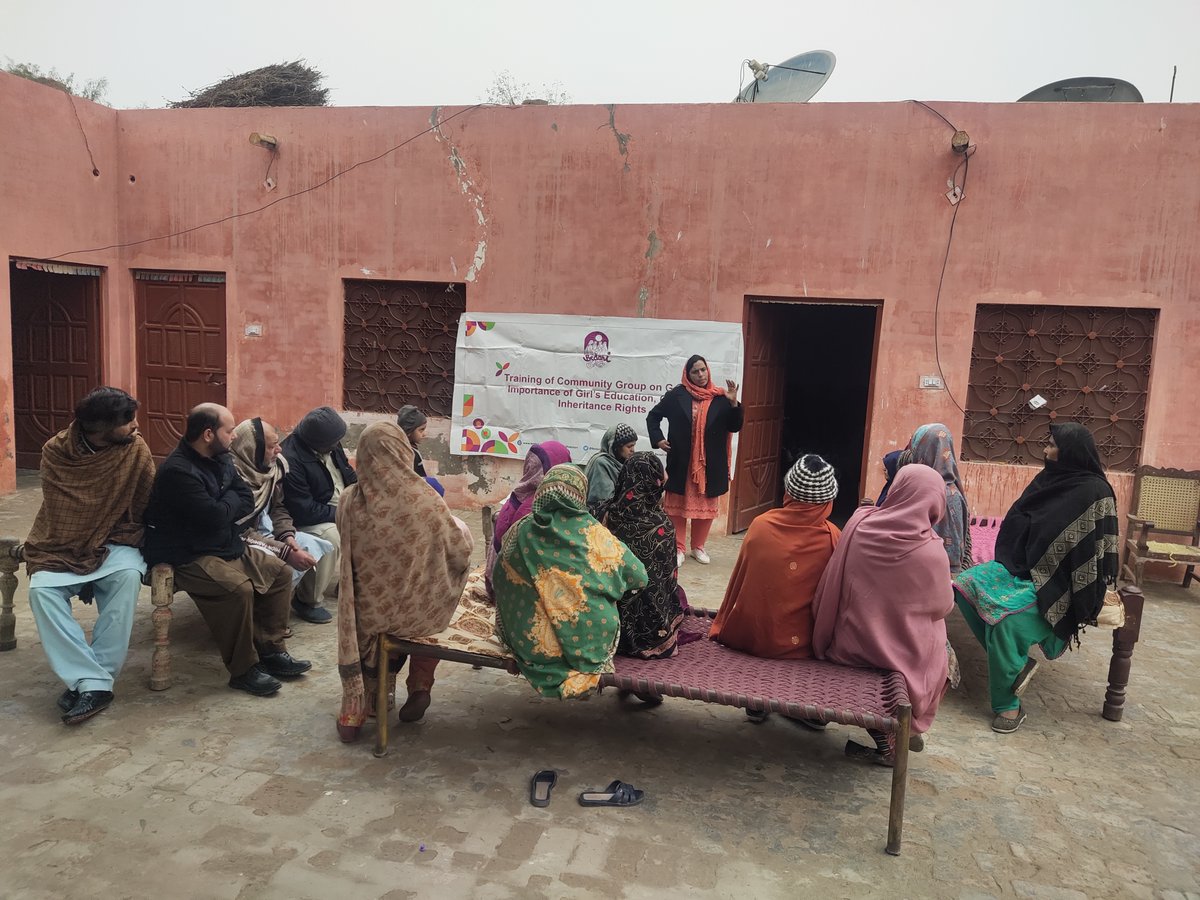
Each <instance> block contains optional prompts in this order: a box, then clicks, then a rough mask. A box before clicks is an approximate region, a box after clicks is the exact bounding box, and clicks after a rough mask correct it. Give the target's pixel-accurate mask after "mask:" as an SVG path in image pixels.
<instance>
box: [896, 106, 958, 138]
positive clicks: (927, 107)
mask: <svg viewBox="0 0 1200 900" xmlns="http://www.w3.org/2000/svg"><path fill="white" fill-rule="evenodd" d="M906 102H908V103H915V104H917V105H918V106H923V107H925V108H926V109H927V110H929V111H930V112H931V113H933V114H934V115H935V116H937V117H938V118H939V119H941V120H942V121H943V122H945V123H946V124H947V125H949V126H950V128H951V130H953V131H958V128H956V127H955V125H954V123H953V122H951V121H950V120H949V119H947V118H946V117H945V116H943V115H942V114H941V113H940V112H938V111H937V110H936V109H934V108H933V107H932V106H930V105H929V104H928V103H926V102H925V101H924V100H908V101H906Z"/></svg>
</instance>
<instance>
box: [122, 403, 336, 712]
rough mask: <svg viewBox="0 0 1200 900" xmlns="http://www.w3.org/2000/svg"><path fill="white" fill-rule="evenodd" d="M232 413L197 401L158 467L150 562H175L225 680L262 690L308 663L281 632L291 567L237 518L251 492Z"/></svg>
mask: <svg viewBox="0 0 1200 900" xmlns="http://www.w3.org/2000/svg"><path fill="white" fill-rule="evenodd" d="M233 428H234V425H233V413H231V412H230V411H229V410H227V409H226V408H225V407H223V406H218V405H217V404H215V403H201V404H200V405H199V406H197V407H196V408H195V409H193V410H192V411H191V413H190V414H189V415H188V419H187V431H186V432H185V433H184V436H183V440H181V441H180V442H179V446H178V447H176V448H175V449H174V450H173V451H171V455H170V456H168V457H167V458H166V460H165V461H164V462H163V464H162V466H161V467H160V468H159V470H158V476H157V477H156V478H155V479H154V489H153V490H152V491H151V493H150V504H149V507H148V508H147V510H146V546H145V556H146V563H147V564H148V565H151V566H153V565H157V564H158V563H170V564H171V565H172V566H174V567H175V587H176V588H178V589H179V590H181V591H187V592H188V593H189V594H190V595H191V597H192V600H194V601H195V603H196V607H197V608H198V609H199V610H200V614H201V615H202V616H203V617H204V621H205V622H206V623H207V624H208V627H209V630H210V631H211V632H212V635H213V637H214V638H216V641H217V645H218V646H219V647H220V649H221V658H222V659H223V660H224V661H225V667H226V668H227V669H228V670H229V674H230V676H231V677H230V679H229V686H230V687H231V688H236V689H237V690H240V691H246V692H247V693H250V694H254V695H256V696H260V697H265V696H268V695H270V694H274V693H275V692H276V691H278V690H279V688H280V684H279V682H278V681H277V680H276V677H275V676H278V677H280V678H290V677H293V676H296V675H302V674H304V673H305V672H307V671H308V670H309V669H311V668H312V663H310V662H308V661H307V660H299V659H293V658H292V657H291V655H290V654H289V653H288V652H287V645H286V644H285V643H284V640H283V632H284V629H285V628H287V610H288V602H289V601H290V600H291V596H292V576H291V570H290V568H289V567H288V565H287V564H286V563H285V562H284V561H283V560H281V559H280V558H279V557H277V556H274V555H272V554H270V553H267V552H266V551H264V550H262V549H259V548H258V547H253V546H248V545H247V543H246V540H245V537H244V532H245V531H246V525H245V524H244V523H243V522H240V521H239V520H242V519H244V518H245V517H246V516H248V515H249V514H250V513H251V512H252V511H253V508H254V496H253V494H251V493H250V488H249V486H248V485H247V484H246V482H245V481H243V480H242V479H241V478H240V477H239V476H238V473H237V470H236V469H235V468H234V467H233V463H232V461H231V460H230V449H231V446H232V443H233Z"/></svg>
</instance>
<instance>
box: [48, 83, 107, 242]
mask: <svg viewBox="0 0 1200 900" xmlns="http://www.w3.org/2000/svg"><path fill="white" fill-rule="evenodd" d="M63 93H64V94H66V95H67V100H69V101H70V103H71V112H73V113H75V124H76V125H78V126H79V133H80V134H82V135H83V147H84V149H85V150H87V155H88V159H89V160H90V161H91V163H92V174H93V175H99V174H100V170H99V169H98V168H96V157H94V156H92V145H91V144H89V143H88V138H87V132H86V131H84V129H83V120H82V119H80V118H79V110H78V109H76V108H75V95H74V94H72V93H71V92H70V91H63ZM51 259H53V257H51Z"/></svg>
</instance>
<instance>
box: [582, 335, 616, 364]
mask: <svg viewBox="0 0 1200 900" xmlns="http://www.w3.org/2000/svg"><path fill="white" fill-rule="evenodd" d="M610 359H612V352H611V351H610V350H609V348H608V335H607V334H605V333H604V332H603V331H593V332H592V333H591V334H589V335H588V336H587V337H586V338H584V340H583V361H584V363H585V364H586V365H587V367H588V368H589V369H596V368H600V367H602V366H607V365H608V363H609V360H610Z"/></svg>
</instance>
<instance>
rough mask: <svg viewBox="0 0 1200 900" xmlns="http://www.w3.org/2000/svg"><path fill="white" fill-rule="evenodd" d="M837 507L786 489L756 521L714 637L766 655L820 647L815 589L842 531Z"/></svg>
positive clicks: (804, 654) (795, 655)
mask: <svg viewBox="0 0 1200 900" xmlns="http://www.w3.org/2000/svg"><path fill="white" fill-rule="evenodd" d="M832 511H833V504H832V503H822V504H820V505H817V504H813V503H801V502H800V501H799V500H795V499H793V498H792V497H785V498H784V501H783V506H782V507H781V508H779V509H772V510H769V511H767V512H765V513H763V514H762V515H760V516H758V518H756V519H755V520H754V521H753V522H752V523H751V524H750V530H749V531H748V532H747V533H746V538H745V540H744V541H742V549H741V551H740V552H739V553H738V558H737V562H736V563H735V564H734V566H733V574H732V575H731V576H730V578H729V587H728V588H727V589H726V590H725V600H724V601H723V602H722V603H721V610H720V612H718V613H717V618H716V621H715V622H713V625H712V630H711V631H709V637H711V638H712V639H713V640H714V641H720V642H721V643H722V644H725V645H726V646H727V647H732V648H733V649H735V650H741V651H743V652H745V653H750V654H752V655H754V656H761V657H763V658H764V659H808V658H810V657H811V656H812V655H813V653H812V630H813V614H812V600H813V595H814V594H815V593H816V591H817V582H819V581H820V580H821V574H822V573H823V572H824V571H825V566H826V564H827V563H828V562H829V558H830V557H831V556H832V555H833V548H834V546H835V545H836V544H837V541H838V537H839V536H840V535H841V532H840V531H839V530H838V527H837V526H836V525H834V524H833V523H832V522H830V521H829V514H830V512H832Z"/></svg>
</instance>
